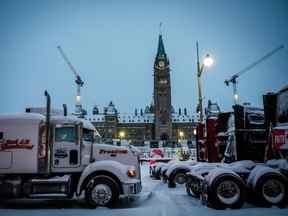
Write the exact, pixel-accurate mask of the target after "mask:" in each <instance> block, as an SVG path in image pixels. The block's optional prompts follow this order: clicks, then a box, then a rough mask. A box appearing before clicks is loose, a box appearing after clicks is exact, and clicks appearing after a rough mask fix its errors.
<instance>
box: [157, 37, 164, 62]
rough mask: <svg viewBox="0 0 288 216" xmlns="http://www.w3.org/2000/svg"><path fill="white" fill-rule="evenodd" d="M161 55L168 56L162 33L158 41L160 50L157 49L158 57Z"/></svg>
mask: <svg viewBox="0 0 288 216" xmlns="http://www.w3.org/2000/svg"><path fill="white" fill-rule="evenodd" d="M160 56H163V57H164V56H166V53H165V49H164V43H163V39H162V35H161V34H160V35H159V41H158V50H157V57H160Z"/></svg>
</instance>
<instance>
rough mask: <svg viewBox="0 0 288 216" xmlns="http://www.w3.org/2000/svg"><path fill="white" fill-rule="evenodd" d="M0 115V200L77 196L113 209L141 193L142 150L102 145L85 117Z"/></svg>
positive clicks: (25, 114)
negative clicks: (125, 198) (122, 201)
mask: <svg viewBox="0 0 288 216" xmlns="http://www.w3.org/2000/svg"><path fill="white" fill-rule="evenodd" d="M45 95H46V98H47V105H46V108H47V109H46V110H47V112H46V114H45V115H43V114H39V113H21V114H1V115H0V198H1V199H9V198H49V199H54V198H59V197H60V198H73V197H80V196H81V195H82V194H84V196H85V199H86V201H87V203H88V205H89V206H91V207H96V206H108V207H112V206H113V205H116V204H117V203H118V201H119V197H120V196H122V195H124V196H134V195H136V194H138V193H140V191H141V174H140V165H139V152H138V151H136V150H135V149H134V148H133V147H129V146H128V147H119V146H112V145H105V144H101V143H99V140H100V136H99V133H98V132H97V131H96V129H95V127H94V126H93V125H92V124H91V123H90V122H89V121H87V120H84V119H80V118H77V117H75V116H67V115H66V116H63V115H62V116H59V115H53V114H51V111H50V110H51V109H50V103H51V102H50V95H49V94H48V93H47V92H45Z"/></svg>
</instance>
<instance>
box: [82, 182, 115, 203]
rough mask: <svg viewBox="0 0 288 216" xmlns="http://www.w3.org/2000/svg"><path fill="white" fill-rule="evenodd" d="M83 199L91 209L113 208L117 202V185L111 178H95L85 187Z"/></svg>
mask: <svg viewBox="0 0 288 216" xmlns="http://www.w3.org/2000/svg"><path fill="white" fill-rule="evenodd" d="M85 198H86V201H87V203H88V204H89V205H90V206H91V207H92V208H95V207H97V206H106V207H113V206H115V205H116V204H117V203H118V200H119V188H118V185H117V184H116V183H115V181H114V180H112V179H111V178H107V177H104V176H103V177H102V176H101V177H100V176H99V177H95V178H93V179H92V180H91V181H90V182H89V183H88V185H87V188H86V190H85Z"/></svg>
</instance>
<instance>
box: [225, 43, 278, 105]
mask: <svg viewBox="0 0 288 216" xmlns="http://www.w3.org/2000/svg"><path fill="white" fill-rule="evenodd" d="M283 48H284V45H280V46H278V47H276V48H275V49H273V50H271V51H270V52H268V53H267V54H266V55H264V56H262V57H261V58H259V59H258V60H257V61H255V62H253V63H251V64H249V65H248V66H247V67H245V68H244V69H242V70H241V71H239V72H238V73H236V74H234V75H233V76H232V77H231V78H230V79H227V80H225V81H224V83H225V84H226V85H227V86H229V84H230V83H232V85H233V98H234V103H235V104H237V103H238V101H239V94H238V91H237V82H238V80H237V79H238V78H239V77H240V76H241V75H243V74H244V73H246V72H247V71H249V70H251V69H252V68H254V67H255V66H257V65H258V64H260V63H262V62H263V61H265V60H266V59H268V58H269V57H271V56H272V55H274V54H275V53H277V52H278V51H280V50H281V49H283Z"/></svg>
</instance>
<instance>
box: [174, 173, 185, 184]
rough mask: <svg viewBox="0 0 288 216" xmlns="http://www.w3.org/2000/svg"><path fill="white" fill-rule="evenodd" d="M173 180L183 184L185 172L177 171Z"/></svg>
mask: <svg viewBox="0 0 288 216" xmlns="http://www.w3.org/2000/svg"><path fill="white" fill-rule="evenodd" d="M175 181H176V183H177V184H184V183H185V182H186V176H185V174H182V173H179V174H177V175H176V176H175Z"/></svg>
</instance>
